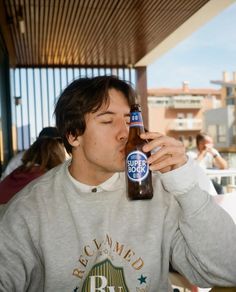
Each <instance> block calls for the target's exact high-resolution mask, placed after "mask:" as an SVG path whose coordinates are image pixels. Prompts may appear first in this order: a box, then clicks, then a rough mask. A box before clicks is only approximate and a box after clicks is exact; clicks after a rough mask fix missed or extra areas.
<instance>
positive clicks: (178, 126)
mask: <svg viewBox="0 0 236 292" xmlns="http://www.w3.org/2000/svg"><path fill="white" fill-rule="evenodd" d="M202 126H203V125H202V120H200V119H174V120H173V121H171V122H170V124H169V127H168V130H169V131H200V130H201V129H202Z"/></svg>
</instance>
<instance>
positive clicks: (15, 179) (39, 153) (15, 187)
mask: <svg viewBox="0 0 236 292" xmlns="http://www.w3.org/2000/svg"><path fill="white" fill-rule="evenodd" d="M64 160H65V149H64V145H63V143H62V139H61V138H59V137H57V138H53V137H49V136H43V135H41V136H40V137H39V138H38V139H37V140H36V141H35V142H34V143H33V144H32V145H31V146H30V148H29V149H28V150H26V151H25V152H24V154H23V157H22V165H20V166H18V167H17V168H16V169H15V170H13V171H12V172H11V173H10V174H9V175H8V176H6V177H5V178H4V179H3V180H2V181H1V182H0V204H5V203H7V202H8V201H9V200H10V199H11V198H12V197H13V196H14V195H15V194H16V193H17V192H19V191H20V190H21V189H23V188H24V187H25V186H26V185H27V184H28V183H29V182H31V181H32V180H34V179H36V178H38V177H39V176H41V175H43V174H44V173H46V172H47V171H48V170H50V169H51V168H53V167H55V166H57V165H59V164H60V163H62V162H64Z"/></svg>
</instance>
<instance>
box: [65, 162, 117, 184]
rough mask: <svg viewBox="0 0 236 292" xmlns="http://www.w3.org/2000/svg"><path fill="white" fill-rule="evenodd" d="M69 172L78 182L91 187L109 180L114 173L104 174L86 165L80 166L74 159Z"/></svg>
mask: <svg viewBox="0 0 236 292" xmlns="http://www.w3.org/2000/svg"><path fill="white" fill-rule="evenodd" d="M68 169H69V172H70V174H71V176H72V177H73V178H74V179H76V180H77V181H79V182H81V183H83V184H86V185H91V186H97V185H100V184H102V183H103V182H105V181H106V180H108V179H109V178H110V177H112V175H113V174H114V173H113V172H102V171H101V170H99V169H94V168H90V167H88V166H86V165H82V164H81V165H80V164H78V162H75V159H73V158H72V160H71V164H70V165H69V168H68Z"/></svg>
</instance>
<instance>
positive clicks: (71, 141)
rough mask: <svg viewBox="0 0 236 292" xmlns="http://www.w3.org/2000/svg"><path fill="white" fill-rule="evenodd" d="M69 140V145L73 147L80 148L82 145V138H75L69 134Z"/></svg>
mask: <svg viewBox="0 0 236 292" xmlns="http://www.w3.org/2000/svg"><path fill="white" fill-rule="evenodd" d="M67 140H68V143H69V144H70V145H71V146H72V147H78V146H79V145H80V136H78V137H77V138H76V137H75V136H73V135H72V134H69V135H68V136H67Z"/></svg>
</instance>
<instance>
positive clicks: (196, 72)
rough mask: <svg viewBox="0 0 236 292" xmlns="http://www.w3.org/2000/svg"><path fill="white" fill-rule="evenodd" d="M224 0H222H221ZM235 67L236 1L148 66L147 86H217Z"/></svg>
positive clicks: (216, 87)
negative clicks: (183, 84) (225, 74)
mask: <svg viewBox="0 0 236 292" xmlns="http://www.w3.org/2000/svg"><path fill="white" fill-rule="evenodd" d="M222 1H223V0H222ZM223 71H228V72H229V73H230V76H232V72H233V71H236V3H234V4H232V5H231V6H228V8H226V9H225V10H223V11H222V12H221V13H220V14H218V15H217V16H215V17H214V18H213V19H211V20H210V21H208V22H207V23H206V24H205V25H204V26H202V27H200V28H199V29H198V30H197V31H195V32H194V33H192V35H190V36H189V37H188V38H186V39H185V40H184V41H182V42H180V43H179V44H178V45H177V46H175V47H174V48H172V49H171V50H170V51H168V52H167V53H166V54H165V55H162V57H160V58H159V59H158V60H156V61H155V62H154V63H153V64H151V65H149V66H148V68H147V82H148V88H158V87H170V88H180V87H182V83H183V81H188V82H189V87H190V88H200V87H201V88H209V87H210V88H215V89H218V88H219V86H217V85H215V84H212V83H211V82H210V81H211V80H222V75H223Z"/></svg>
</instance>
